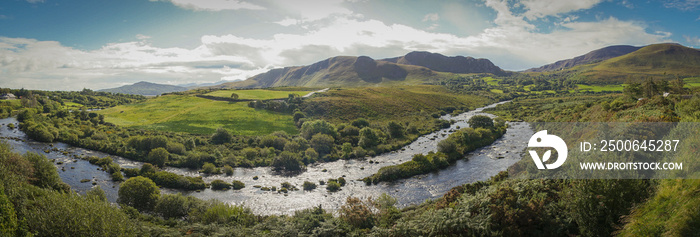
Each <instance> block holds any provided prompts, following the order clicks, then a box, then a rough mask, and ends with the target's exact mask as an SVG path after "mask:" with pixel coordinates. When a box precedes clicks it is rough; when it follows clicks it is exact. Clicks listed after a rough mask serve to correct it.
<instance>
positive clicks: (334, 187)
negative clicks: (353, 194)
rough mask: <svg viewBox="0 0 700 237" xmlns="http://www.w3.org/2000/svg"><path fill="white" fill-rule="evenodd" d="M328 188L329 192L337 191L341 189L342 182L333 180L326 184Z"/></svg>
mask: <svg viewBox="0 0 700 237" xmlns="http://www.w3.org/2000/svg"><path fill="white" fill-rule="evenodd" d="M326 190H328V191H329V192H337V191H338V190H340V184H339V183H338V182H336V181H332V180H331V181H329V182H328V183H327V184H326Z"/></svg>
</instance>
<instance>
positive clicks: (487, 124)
mask: <svg viewBox="0 0 700 237" xmlns="http://www.w3.org/2000/svg"><path fill="white" fill-rule="evenodd" d="M467 123H469V127H471V128H474V129H477V128H492V127H493V119H491V118H489V117H488V116H486V115H474V116H473V117H471V118H470V119H469V121H468V122H467Z"/></svg>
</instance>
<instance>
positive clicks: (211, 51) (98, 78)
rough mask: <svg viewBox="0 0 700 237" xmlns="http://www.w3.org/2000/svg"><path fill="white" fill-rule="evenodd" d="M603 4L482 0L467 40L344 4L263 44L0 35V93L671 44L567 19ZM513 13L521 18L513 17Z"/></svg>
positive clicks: (229, 6)
mask: <svg viewBox="0 0 700 237" xmlns="http://www.w3.org/2000/svg"><path fill="white" fill-rule="evenodd" d="M152 1H153V0H152ZM167 1H169V2H172V3H173V4H174V5H176V6H178V7H181V8H184V9H189V10H193V11H222V10H240V9H246V10H258V11H266V9H268V6H267V5H264V4H263V5H262V6H259V5H254V4H252V3H248V2H243V1H227V0H214V1H194V0H167ZM599 2H600V1H598V0H586V1H575V2H567V1H554V0H528V1H523V2H522V3H520V4H516V5H513V4H509V3H508V2H507V1H505V0H486V1H485V2H484V4H485V6H486V7H488V8H491V9H493V10H494V11H495V12H496V17H495V19H492V25H493V26H492V27H489V28H486V29H484V30H483V31H481V32H479V33H477V34H473V35H467V36H460V35H456V34H450V33H439V32H432V31H431V29H419V28H416V27H412V26H409V25H405V24H387V23H384V22H382V21H380V20H376V19H368V18H366V17H364V16H362V15H361V14H359V13H356V12H353V11H351V10H350V9H349V8H347V7H345V6H346V5H347V4H350V3H348V2H344V1H338V0H335V1H302V2H301V3H300V2H291V1H281V2H279V4H288V6H285V7H282V8H284V9H285V11H287V12H286V15H282V16H281V17H282V18H280V19H281V20H280V21H278V22H270V23H271V24H275V23H276V24H279V25H281V26H284V27H296V28H299V29H304V31H302V32H300V33H278V34H274V35H272V36H270V37H266V38H251V37H246V36H244V35H233V34H223V35H204V36H202V37H201V39H200V44H199V45H198V46H197V47H195V48H179V47H171V48H163V47H156V46H153V45H151V44H150V43H148V42H147V40H148V39H149V38H150V37H149V36H147V35H143V34H139V35H136V36H135V38H137V39H139V40H140V41H134V42H123V43H112V44H108V45H105V46H103V47H102V48H100V49H96V50H79V49H75V48H72V47H67V46H64V45H62V44H61V43H59V42H55V41H39V40H35V39H24V38H7V37H4V38H2V37H0V75H1V76H2V77H3V78H4V79H3V80H2V82H0V87H13V88H21V87H24V88H30V89H46V90H80V89H82V88H92V89H102V88H109V87H116V86H120V85H123V84H130V83H134V82H137V81H143V80H146V81H151V82H156V83H167V84H184V83H190V82H195V83H204V82H214V81H219V80H242V79H246V78H248V77H251V76H254V75H256V74H258V73H263V72H265V71H267V70H269V69H272V68H277V67H284V66H294V65H306V64H310V63H313V62H316V61H319V60H323V59H325V58H328V57H333V56H337V55H355V56H358V55H367V56H370V57H374V58H385V57H394V56H400V55H403V54H406V53H408V52H410V51H416V50H422V51H431V52H437V53H443V54H446V55H468V56H474V57H482V58H488V59H491V60H492V61H493V62H494V63H495V64H496V65H498V66H500V67H502V68H504V69H507V70H523V69H527V68H530V67H535V66H540V65H543V64H546V63H551V62H554V61H557V60H560V59H564V58H570V57H574V56H577V55H581V54H584V53H586V52H588V51H591V50H595V49H598V48H602V47H605V46H609V45H615V44H630V45H645V44H650V43H656V42H663V41H668V40H669V36H670V35H669V34H670V33H667V32H654V33H649V32H647V27H646V25H645V24H644V23H643V22H635V21H623V20H619V19H617V18H615V17H608V18H604V19H600V20H597V21H578V20H577V17H576V16H575V15H571V14H568V13H571V12H576V11H580V10H585V9H589V8H591V7H593V6H595V5H596V4H598V3H599ZM310 6H316V7H315V8H310ZM309 9H314V10H313V11H311V10H309ZM319 9H321V10H319ZM517 9H520V11H517V12H520V13H515V12H516V10H517ZM416 17H419V18H418V21H427V22H435V24H437V23H438V22H439V21H440V20H441V19H440V16H439V15H438V14H437V13H428V14H426V15H423V16H416ZM545 17H554V18H557V19H559V20H558V23H557V24H556V26H557V27H556V28H555V29H553V30H551V31H549V32H541V31H540V30H539V29H538V26H537V25H535V24H533V23H531V20H533V19H541V18H545ZM318 23H323V24H318Z"/></svg>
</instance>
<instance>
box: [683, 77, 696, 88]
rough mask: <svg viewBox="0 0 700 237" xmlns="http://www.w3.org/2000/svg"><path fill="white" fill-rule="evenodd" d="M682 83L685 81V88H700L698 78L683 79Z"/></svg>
mask: <svg viewBox="0 0 700 237" xmlns="http://www.w3.org/2000/svg"><path fill="white" fill-rule="evenodd" d="M683 81H685V87H686V88H691V87H698V86H700V77H688V78H685V79H683Z"/></svg>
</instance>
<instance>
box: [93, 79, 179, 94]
mask: <svg viewBox="0 0 700 237" xmlns="http://www.w3.org/2000/svg"><path fill="white" fill-rule="evenodd" d="M186 90H187V88H185V87H180V86H173V85H164V84H157V83H152V82H147V81H140V82H136V83H134V84H131V85H124V86H120V87H117V88H111V89H102V90H98V91H102V92H111V93H122V94H132V95H161V94H163V93H170V92H178V91H186Z"/></svg>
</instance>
